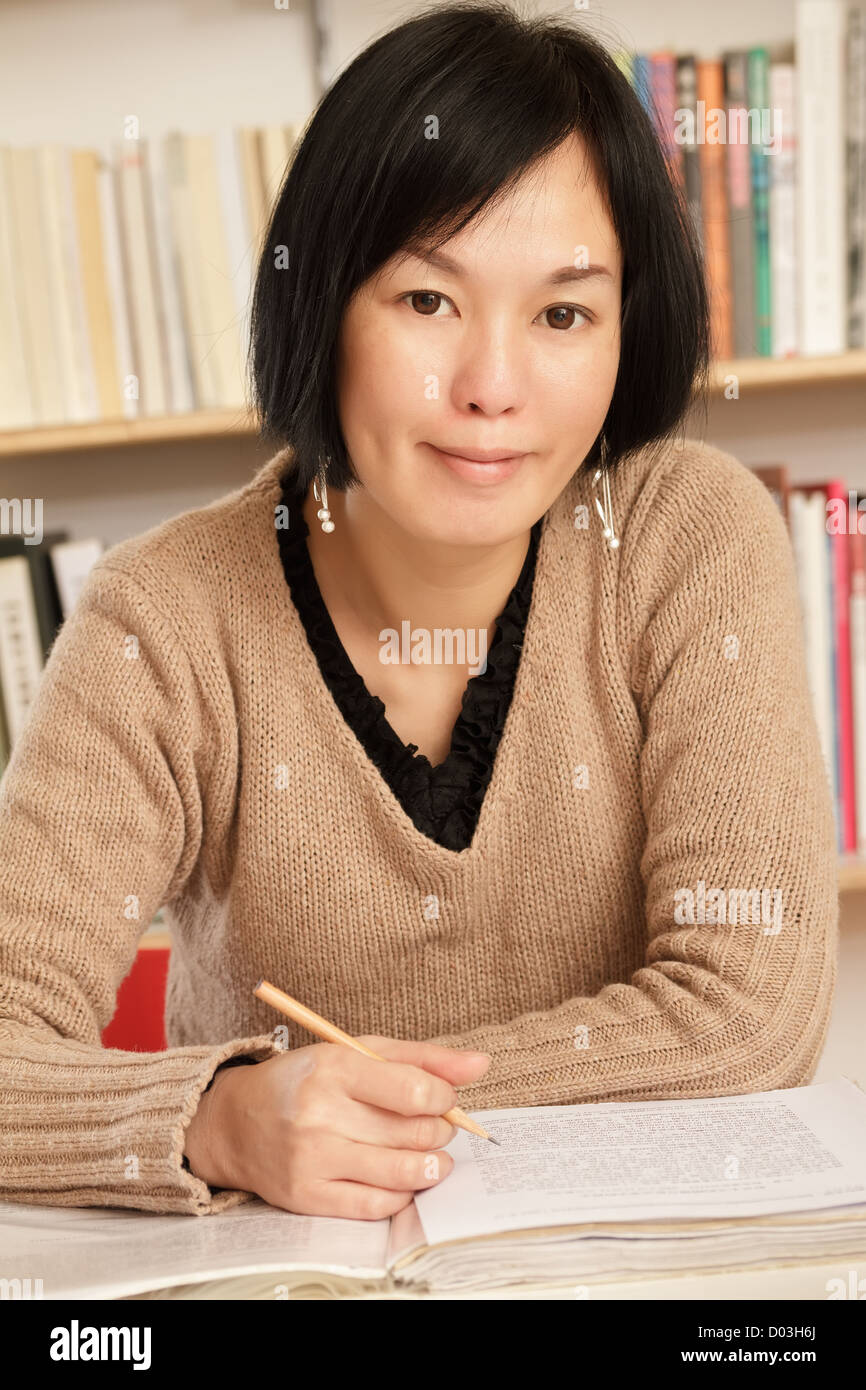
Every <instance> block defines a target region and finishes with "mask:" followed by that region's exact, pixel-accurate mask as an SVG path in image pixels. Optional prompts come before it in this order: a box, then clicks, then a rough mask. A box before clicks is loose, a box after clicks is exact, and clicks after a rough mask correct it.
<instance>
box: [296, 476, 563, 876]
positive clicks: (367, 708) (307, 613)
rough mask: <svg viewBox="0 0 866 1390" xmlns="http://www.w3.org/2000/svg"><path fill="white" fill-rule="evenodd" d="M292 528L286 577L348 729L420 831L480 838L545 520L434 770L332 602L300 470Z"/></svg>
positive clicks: (454, 845)
mask: <svg viewBox="0 0 866 1390" xmlns="http://www.w3.org/2000/svg"><path fill="white" fill-rule="evenodd" d="M281 483H282V494H281V502H282V503H283V505H284V506H285V507H286V509H287V515H288V517H289V524H288V526H287V527H284V528H280V529H279V530H278V531H277V537H278V541H279V548H280V558H281V560H282V565H283V572H284V574H285V577H286V582H287V583H288V585H289V588H290V590H291V595H292V602H293V603H294V605H295V608H296V609H297V611H298V614H299V616H300V618H301V621H302V623H303V625H304V629H305V631H306V634H307V640H308V642H309V644H310V647H311V649H312V651H313V653H314V654H315V657H316V660H317V662H318V665H319V669H320V671H321V673H322V676H323V678H324V680H325V684H326V685H327V687H328V689H329V690H330V692H331V694H332V695H333V697H334V700H335V702H336V704H337V707H338V708H339V710H340V713H341V714H342V716H343V718H344V719H345V720H346V723H347V724H348V725H349V727H350V728H351V729H352V731H353V732H354V734H355V736H356V737H357V739H358V741H359V742H360V743H361V745H362V747H363V748H364V750H365V751H366V753H367V756H368V757H369V758H370V760H371V761H372V762H373V763H374V765H375V766H376V768H378V770H379V772H380V773H381V775H382V777H383V778H384V780H385V782H386V783H387V785H388V786H389V787H390V789H391V791H392V792H393V794H394V796H395V797H396V798H397V800H398V801H399V803H400V805H401V806H402V807H403V810H404V811H405V812H406V814H407V815H408V816H409V818H410V819H411V820H412V822H413V823H414V825H415V826H416V827H417V828H418V830H420V831H421V833H422V834H423V835H427V836H429V838H430V839H432V840H435V841H436V843H437V844H440V845H443V846H444V847H445V848H446V849H451V850H461V849H466V848H467V847H468V846H469V844H470V843H471V841H472V836H473V835H474V833H475V827H476V825H477V822H478V817H479V814H480V812H481V804H482V802H483V800H484V793H485V791H486V790H487V785H488V783H489V781H490V778H491V775H492V773H493V763H494V759H495V757H496V749H497V747H498V745H499V740H500V737H501V735H502V730H503V728H504V727H505V720H506V717H507V715H508V710H509V707H510V704H511V697H512V694H513V691H514V682H515V678H516V676H517V668H518V664H519V662H520V652H521V649H522V646H523V633H524V629H525V626H526V619H527V617H528V614H529V606H530V602H531V599H532V586H533V581H534V578H535V564H536V558H537V555H538V542H539V539H540V536H541V526H542V520H538V521H537V522H536V523H535V525H534V526H533V528H532V533H531V537H530V542H529V548H528V550H527V553H526V559H525V561H524V563H523V568H522V570H521V571H520V575H519V577H518V580H517V583H516V584H515V586H514V588H513V589H512V590H511V593H510V594H509V596H508V600H507V602H506V605H505V607H504V609H503V610H502V612H501V613H500V615H499V617H498V618H497V620H496V623H497V628H496V633H495V635H494V637H493V641H492V642H491V643H490V646H489V648H488V650H487V666H486V669H485V670H484V671H482V672H479V674H478V675H476V676H472V677H470V679H469V680H468V682H467V685H466V690H465V692H464V695H463V703H462V707H461V711H460V714H459V715H458V717H457V721H456V723H455V725H454V728H453V730H452V734H451V749H450V751H449V753H448V756H447V757H446V758H445V761H444V762H442V763H437V765H436V766H435V767H434V766H433V764H432V763H431V762H430V761H429V759H428V758H427V757H425V755H424V754H423V753H419V752H418V745H417V744H415V743H409V744H405V743H403V741H402V739H401V738H400V737H399V735H398V734H397V733H396V732H395V730H394V729H392V728H391V725H390V724H389V723H388V720H387V719H386V717H385V705H384V703H383V701H382V700H380V699H379V698H378V696H376V695H373V694H371V692H370V691H369V690H368V689H367V686H366V685H365V683H364V680H363V678H362V677H361V676H360V675H359V673H358V672H357V671H356V670H355V667H354V666H353V665H352V662H351V660H350V658H349V655H348V653H347V652H346V650H345V648H344V646H343V644H342V642H341V641H340V638H339V636H338V635H337V630H336V628H335V627H334V624H333V622H332V621H331V615H330V613H329V612H328V610H327V608H326V606H325V601H324V599H323V598H322V594H321V590H320V589H319V585H318V582H317V580H316V575H315V571H314V569H313V565H312V561H311V560H310V554H309V551H308V549H307V537H308V536H309V534H310V532H309V527H308V526H307V523H306V521H305V519H304V516H303V513H302V511H301V507H302V505H303V500H304V498H303V493H302V492H299V491H298V490H297V485H296V483H295V480H294V473H293V471H289V472H288V473H286V474H284V475H283V477H282V479H281Z"/></svg>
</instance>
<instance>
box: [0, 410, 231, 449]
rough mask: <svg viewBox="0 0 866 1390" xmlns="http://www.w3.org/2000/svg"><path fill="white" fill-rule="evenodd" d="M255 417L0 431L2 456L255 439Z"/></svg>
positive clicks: (192, 416) (203, 415)
mask: <svg viewBox="0 0 866 1390" xmlns="http://www.w3.org/2000/svg"><path fill="white" fill-rule="evenodd" d="M256 429H257V423H256V419H255V417H254V416H253V415H252V414H251V413H250V412H248V411H245V410H243V409H240V410H238V409H232V410H193V411H189V412H188V413H187V414H185V415H160V416H156V417H154V418H153V419H143V420H95V421H92V422H91V423H90V424H86V425H51V426H39V427H37V428H35V429H26V430H0V455H3V454H7V455H8V454H43V453H44V454H59V453H65V452H66V451H68V450H71V449H106V448H115V447H117V446H118V445H126V444H164V443H167V442H176V441H182V440H186V439H218V438H219V437H220V436H221V435H253V434H255V432H256Z"/></svg>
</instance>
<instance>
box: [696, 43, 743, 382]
mask: <svg viewBox="0 0 866 1390" xmlns="http://www.w3.org/2000/svg"><path fill="white" fill-rule="evenodd" d="M696 66H697V82H698V111H699V120H698V140H699V145H698V151H699V158H700V165H701V202H702V206H701V213H702V217H703V224H704V257H705V261H706V269H707V279H708V281H709V288H710V318H711V331H712V348H713V356H714V357H715V358H716V360H719V359H725V358H728V357H731V356H732V355H733V349H734V338H733V319H732V315H731V282H730V246H729V239H728V197H727V186H726V183H727V180H726V159H725V133H726V132H725V131H724V130H720V129H719V121H720V119H721V120H724V119H725V111H724V104H725V94H724V80H723V70H722V64H721V62H719V61H717V60H712V61H707V62H699V63H698V64H697V65H696ZM720 135H721V137H722V138H721V139H720V138H719V136H720Z"/></svg>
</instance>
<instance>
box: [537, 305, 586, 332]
mask: <svg viewBox="0 0 866 1390" xmlns="http://www.w3.org/2000/svg"><path fill="white" fill-rule="evenodd" d="M542 312H543V313H545V314H580V316H581V318H584V319H586V321H587V323H590V322H591V319H590V317H589V314H588V313H587V312H586V310H585V309H581V308H580V305H578V304H553V305H551V307H550V308H549V309H544V310H543V311H542ZM572 327H573V323H571V322H569V321H567V320H566V321H563V320H562V319H560V320H559V322H558V323H556V324H553V323H548V328H556V329H558V330H562V331H563V332H566V333H570V332H571V329H572Z"/></svg>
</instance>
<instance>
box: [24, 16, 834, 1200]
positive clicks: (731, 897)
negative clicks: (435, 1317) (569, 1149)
mask: <svg viewBox="0 0 866 1390" xmlns="http://www.w3.org/2000/svg"><path fill="white" fill-rule="evenodd" d="M707 336H708V334H707V302H706V296H705V290H704V285H703V281H702V276H701V265H700V258H699V254H698V252H697V250H696V246H695V241H694V237H693V234H692V232H691V230H690V228H689V224H688V219H687V216H686V214H685V213H684V211H683V204H682V202H681V201H680V199H679V197H678V195H677V194H676V193H675V191H674V187H673V185H672V182H671V179H670V177H669V174H668V172H667V169H666V167H665V163H664V159H663V156H662V154H661V151H660V148H659V146H658V144H657V142H656V139H655V136H654V134H653V131H652V127H651V124H650V122H649V120H648V119H647V118H646V116H645V114H644V112H643V110H642V108H641V106H640V104H639V102H638V101H637V100H636V99H635V97H634V96H633V94H632V92H631V90H630V88H629V86H628V83H627V82H626V80H625V79H624V78H623V77H622V76H621V74H620V73H619V71H618V69H617V68H616V66H615V65H614V63H613V62H612V61H611V60H610V59H609V58H608V57H607V56H606V55H605V53H604V52H603V50H602V49H601V48H599V47H598V46H597V45H596V44H595V43H594V42H592V41H591V40H590V39H588V38H587V37H585V36H584V35H583V34H582V33H581V31H580V29H579V28H577V27H573V26H572V25H571V24H569V23H565V22H561V21H555V20H551V19H543V20H531V21H528V22H527V21H523V20H520V19H518V18H517V17H515V16H514V15H513V14H512V13H511V12H510V11H509V10H508V9H507V8H501V7H492V6H491V7H488V8H478V7H472V8H464V7H462V6H454V7H451V6H448V7H439V6H437V7H436V8H435V9H434V10H432V11H429V12H424V13H423V14H422V15H420V16H419V17H417V18H415V19H413V20H412V21H410V22H409V23H407V24H404V25H402V26H401V27H399V28H397V29H395V30H393V31H392V32H390V33H388V34H386V35H385V36H384V37H383V38H381V39H379V40H378V41H377V42H376V43H374V44H372V45H371V46H370V47H369V48H368V49H367V50H366V51H365V52H363V53H362V54H361V55H360V56H359V57H358V58H357V59H356V61H355V62H354V63H353V64H352V65H351V66H350V67H349V68H348V70H347V71H345V72H344V73H343V74H342V76H341V77H340V78H339V80H338V81H337V82H336V83H335V84H334V86H333V87H332V88H331V90H330V91H329V92H328V94H327V95H326V96H325V98H324V99H323V101H322V102H321V104H320V106H319V108H318V110H317V112H316V113H315V116H314V118H313V119H312V121H311V123H310V125H309V127H308V129H307V130H306V132H305V134H304V137H303V139H302V141H301V143H300V145H299V148H298V150H297V153H296V156H295V158H294V160H293V162H292V165H291V168H290V170H289V172H288V175H287V178H286V181H285V184H284V186H283V188H282V191H281V193H280V196H279V199H278V202H277V204H276V207H275V210H274V213H273V217H272V222H271V226H270V229H269V233H268V237H267V242H266V248H265V251H264V253H263V255H262V258H261V263H260V267H259V271H258V278H257V284H256V291H255V300H254V312H253V320H252V343H251V348H252V369H253V379H254V387H255V398H256V403H257V405H258V407H259V409H260V411H261V415H262V418H263V421H264V425H265V427H266V429H268V430H269V431H270V432H272V434H273V435H274V436H275V437H276V438H278V439H280V440H281V442H282V446H283V447H281V448H280V450H279V452H278V453H277V454H276V455H275V456H274V457H273V458H272V459H271V460H270V462H269V463H268V464H266V465H265V466H264V467H263V468H262V469H260V470H259V472H258V473H257V474H256V476H255V478H254V479H253V481H252V482H251V483H250V484H249V485H247V486H246V487H244V488H242V489H240V490H239V491H238V492H235V493H232V494H230V495H229V496H227V497H224V498H222V499H220V500H218V501H217V502H215V503H213V504H212V505H211V506H209V507H206V508H201V509H198V510H195V511H191V512H187V513H185V514H183V515H182V516H179V517H176V518H174V519H172V520H170V521H168V522H166V523H164V524H163V525H161V526H158V527H156V528H154V529H153V530H151V531H149V532H147V533H146V534H144V535H142V536H139V537H137V538H134V539H131V540H128V541H125V542H124V543H122V544H120V545H116V546H114V547H113V548H112V549H111V550H110V551H108V553H107V554H106V555H105V556H104V558H103V559H102V560H101V561H100V563H99V564H98V565H97V566H96V569H95V570H94V571H93V573H92V575H91V576H90V577H89V580H88V584H87V587H86V589H85V591H84V593H83V594H82V596H81V599H80V601H79V605H78V607H77V609H76V611H75V613H74V614H73V615H72V617H71V618H70V620H69V621H68V622H67V623H66V625H65V626H64V628H63V629H62V631H61V632H60V634H59V636H58V639H57V641H56V643H55V646H54V649H53V651H52V653H51V657H50V660H49V662H48V665H47V668H46V670H45V672H44V675H43V680H42V683H41V686H40V690H39V693H38V698H37V700H36V703H35V707H34V709H33V712H32V716H31V719H30V721H29V724H28V727H27V728H26V730H25V731H24V734H23V735H22V736H21V738H20V739H19V741H18V743H17V745H16V748H15V751H14V754H13V757H12V760H11V763H10V766H9V768H8V771H7V774H6V778H5V780H4V783H3V787H2V803H0V851H2V852H0V968H2V1015H3V1026H2V1029H0V1053H2V1058H0V1060H2V1086H0V1092H2V1105H3V1125H2V1140H0V1142H2V1145H3V1149H2V1166H0V1174H2V1183H0V1190H2V1195H3V1196H6V1197H10V1198H13V1199H17V1200H29V1201H33V1200H36V1201H45V1202H57V1203H68V1204H85V1205H86V1204H107V1205H120V1206H133V1207H141V1208H146V1209H149V1210H153V1211H186V1212H191V1213H205V1212H214V1211H218V1210H221V1209H224V1208H226V1207H228V1206H231V1205H234V1204H235V1203H237V1202H239V1201H243V1200H245V1198H246V1197H248V1196H249V1194H250V1193H258V1194H260V1195H261V1196H262V1197H264V1198H265V1199H267V1200H268V1201H270V1202H272V1203H274V1204H275V1205H277V1206H283V1207H286V1208H287V1209H289V1210H293V1211H298V1212H309V1213H314V1214H319V1215H332V1216H353V1217H359V1218H364V1219H367V1218H380V1217H384V1216H388V1215H390V1214H392V1213H393V1212H395V1211H398V1210H399V1209H400V1208H402V1207H403V1206H405V1205H406V1204H407V1203H408V1202H409V1201H410V1200H411V1197H412V1194H413V1192H414V1191H415V1190H417V1189H419V1188H423V1187H427V1186H430V1185H432V1183H433V1182H435V1181H441V1180H442V1178H443V1177H445V1176H447V1174H448V1172H450V1170H451V1166H452V1160H451V1157H450V1155H449V1154H448V1153H445V1152H441V1150H442V1149H443V1147H444V1146H445V1145H446V1144H447V1143H448V1142H449V1140H450V1139H451V1137H452V1136H453V1130H452V1128H451V1126H450V1125H448V1124H447V1123H446V1122H445V1121H444V1120H442V1119H441V1115H442V1114H443V1112H445V1111H446V1110H447V1109H448V1108H449V1107H450V1106H451V1105H453V1104H455V1103H459V1104H461V1105H463V1106H464V1107H466V1108H468V1109H470V1110H474V1109H482V1108H490V1107H498V1106H515V1105H517V1106H520V1105H551V1104H564V1103H577V1102H597V1101H609V1100H624V1099H625V1100H627V1099H634V1100H641V1099H653V1098H678V1097H700V1096H713V1095H720V1094H737V1093H741V1092H747V1091H754V1090H761V1089H770V1088H775V1087H786V1086H796V1085H800V1084H802V1083H803V1082H805V1081H808V1080H809V1078H810V1077H811V1076H812V1074H813V1072H814V1068H815V1065H816V1062H817V1059H818V1056H819V1054H820V1051H821V1047H822V1044H823V1040H824V1036H825V1031H826V1027H827V1022H828V1017H829V1012H830V1005H831V999H832V992H833V985H834V971H835V954H834V951H835V930H836V913H837V906H836V893H835V840H834V826H833V820H832V809H831V804H830V799H829V792H828V789H827V785H826V781H825V778H824V774H823V764H822V762H821V755H820V750H819V744H818V736H817V731H816V726H815V723H814V720H813V716H812V711H811V706H810V699H809V693H808V688H807V683H806V676H805V669H804V658H803V651H802V645H801V637H800V628H799V616H798V607H797V594H796V583H795V575H794V570H793V562H792V555H791V550H790V546H789V543H788V538H787V532H786V530H785V526H784V522H783V520H782V518H781V516H780V514H779V513H778V511H777V510H776V508H775V506H774V504H773V502H772V500H771V498H770V496H769V494H768V493H767V492H766V490H765V489H764V488H763V487H762V485H761V483H760V482H759V481H758V480H757V479H756V478H755V476H754V475H753V474H752V473H750V472H749V471H748V470H747V469H746V468H745V467H744V466H743V465H742V464H740V463H739V462H738V461H737V460H735V459H733V458H731V457H730V456H728V455H726V454H723V453H720V452H719V451H717V450H715V449H711V448H709V447H706V446H704V445H702V444H700V443H698V442H696V441H688V440H686V441H682V440H680V441H679V442H676V441H675V439H674V434H675V432H676V430H677V428H678V426H679V424H680V423H681V421H682V419H683V415H684V412H685V411H686V409H687V407H688V405H689V402H690V400H691V399H692V392H693V388H694V386H695V383H696V382H697V383H698V384H701V383H702V382H703V381H704V380H705V376H706V367H707ZM506 456H507V457H506ZM599 467H601V468H602V470H603V476H602V477H601V478H600V479H597V478H596V476H595V475H596V472H597V470H598V469H599ZM602 518H603V521H604V526H602ZM395 656H396V657H397V660H393V659H392V658H393V657H395ZM383 658H385V659H383ZM160 904H166V907H167V912H168V915H169V921H170V924H171V929H172V936H173V951H172V958H171V973H170V978H169V986H168V994H167V1005H166V1027H167V1035H168V1041H169V1047H168V1050H167V1051H165V1052H161V1053H156V1054H139V1053H124V1052H109V1051H105V1050H103V1049H101V1047H100V1030H101V1029H102V1028H103V1027H104V1026H105V1025H106V1023H107V1022H108V1020H109V1019H110V1017H111V1014H112V1011H113V1008H114V1002H115V996H116V990H117V987H118V984H119V982H120V981H121V979H122V978H123V976H124V975H125V973H126V972H127V970H128V969H129V967H130V965H131V963H132V960H133V958H134V953H135V949H136V943H137V940H138V937H139V935H140V933H141V932H142V931H143V930H144V928H145V927H146V926H147V924H148V922H149V921H150V920H151V918H152V915H153V913H154V911H155V910H156V909H157V907H158V906H159V905H160ZM756 904H758V905H759V906H760V909H761V910H760V912H758V913H756V912H755V910H754V909H755V905H756ZM768 906H770V907H772V909H773V911H772V912H771V913H770V914H769V915H768V914H767V913H766V912H765V911H764V909H765V908H767V907H768ZM748 907H750V908H751V914H750V912H749V911H748V910H746V908H748ZM779 908H781V911H779V910H778V909H779ZM262 975H264V976H265V977H267V978H268V979H270V980H272V981H274V982H275V983H277V984H278V985H280V986H282V987H284V988H285V989H287V990H288V992H289V993H291V994H292V995H294V996H296V997H298V998H300V999H302V1000H303V1001H304V1002H305V1003H306V1004H308V1005H309V1006H310V1007H311V1008H313V1009H315V1010H316V1011H317V1012H320V1013H323V1014H325V1015H326V1016H328V1017H329V1018H332V1019H334V1020H335V1021H336V1022H337V1023H338V1024H339V1025H340V1026H342V1027H343V1028H345V1029H346V1030H348V1031H349V1032H351V1033H352V1034H353V1035H356V1036H358V1035H360V1036H362V1037H363V1038H364V1039H365V1040H366V1041H367V1042H368V1043H369V1045H371V1046H373V1047H374V1048H375V1050H377V1051H379V1052H381V1053H382V1054H384V1055H385V1056H386V1057H387V1058H388V1059H389V1060H390V1062H391V1065H389V1066H388V1067H383V1066H382V1065H381V1064H380V1063H379V1062H376V1061H371V1060H370V1059H368V1058H365V1057H363V1056H359V1055H356V1054H355V1053H353V1052H351V1051H350V1050H348V1049H342V1048H339V1047H334V1046H333V1045H330V1044H322V1043H311V1041H310V1034H309V1033H307V1032H305V1030H303V1029H302V1028H300V1027H297V1026H296V1025H294V1024H290V1025H287V1026H286V1027H285V1028H282V1027H281V1026H280V1023H281V1021H280V1020H278V1019H275V1018H274V1017H273V1016H272V1013H271V1011H270V1010H269V1009H268V1008H267V1007H266V1006H264V1005H263V1004H261V1003H260V1002H259V1001H258V1000H257V999H256V998H254V996H253V994H252V990H253V987H254V985H255V982H256V981H257V979H258V978H259V977H260V976H262ZM275 1025H276V1026H275ZM270 1030H273V1032H271V1031H270ZM479 1052H480V1053H481V1054H482V1055H481V1056H480V1057H479V1056H478V1055H477V1053H479ZM234 1062H246V1063H249V1064H251V1065H245V1066H234V1065H232V1063H234ZM227 1063H228V1065H226V1064H227ZM431 1151H433V1153H435V1155H436V1157H437V1159H438V1163H433V1164H431V1163H430V1158H431Z"/></svg>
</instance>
